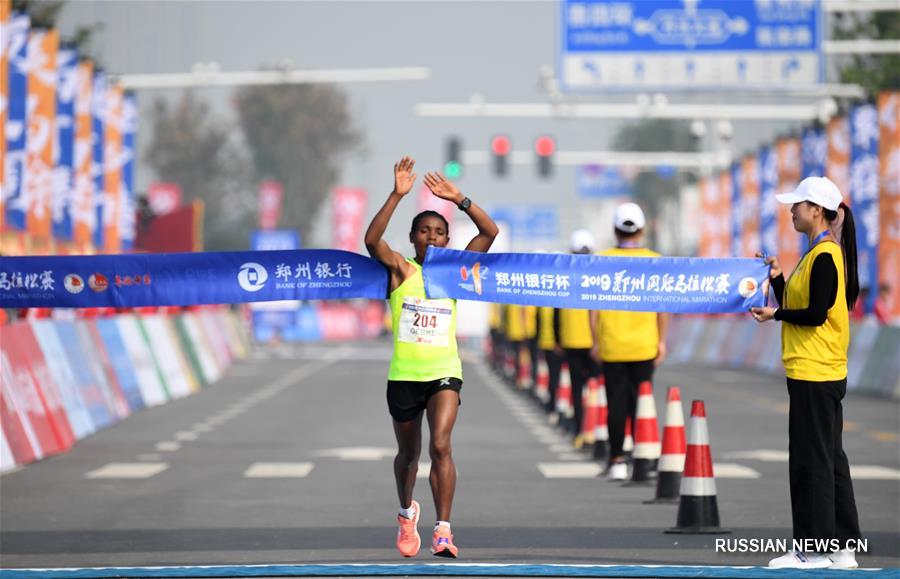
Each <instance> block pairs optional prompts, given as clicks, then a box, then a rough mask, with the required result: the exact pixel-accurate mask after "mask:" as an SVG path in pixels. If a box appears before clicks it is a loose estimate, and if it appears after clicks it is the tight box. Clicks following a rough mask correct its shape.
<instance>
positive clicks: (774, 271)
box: [756, 252, 784, 279]
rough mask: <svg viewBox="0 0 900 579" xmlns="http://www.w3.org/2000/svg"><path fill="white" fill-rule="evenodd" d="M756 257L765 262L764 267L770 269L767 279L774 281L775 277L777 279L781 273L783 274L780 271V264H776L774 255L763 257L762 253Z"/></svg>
mask: <svg viewBox="0 0 900 579" xmlns="http://www.w3.org/2000/svg"><path fill="white" fill-rule="evenodd" d="M756 257H762V258H763V259H764V260H765V262H766V265H768V266H769V267H770V268H771V269H769V278H770V279H775V278H776V277H778V276H780V275H781V274H782V273H784V272H783V271H782V270H781V264H780V263H778V258H777V257H775V256H774V255H769V256H764V255H763V254H762V253H759V252H757V253H756Z"/></svg>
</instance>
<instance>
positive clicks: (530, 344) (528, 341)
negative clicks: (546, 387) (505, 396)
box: [524, 306, 538, 388]
mask: <svg viewBox="0 0 900 579" xmlns="http://www.w3.org/2000/svg"><path fill="white" fill-rule="evenodd" d="M537 311H538V308H537V306H525V312H524V316H525V349H526V350H527V351H528V357H529V362H531V369H530V371H531V387H532V388H534V385H535V383H536V381H537V359H538V347H537Z"/></svg>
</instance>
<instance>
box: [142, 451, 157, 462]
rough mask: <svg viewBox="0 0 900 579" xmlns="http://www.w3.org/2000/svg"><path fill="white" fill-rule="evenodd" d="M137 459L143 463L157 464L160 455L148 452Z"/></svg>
mask: <svg viewBox="0 0 900 579" xmlns="http://www.w3.org/2000/svg"><path fill="white" fill-rule="evenodd" d="M137 459H138V460H140V461H143V462H159V461H161V460H162V455H161V454H159V453H156V452H148V453H144V454H139V455H137Z"/></svg>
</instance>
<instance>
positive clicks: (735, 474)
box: [713, 462, 762, 478]
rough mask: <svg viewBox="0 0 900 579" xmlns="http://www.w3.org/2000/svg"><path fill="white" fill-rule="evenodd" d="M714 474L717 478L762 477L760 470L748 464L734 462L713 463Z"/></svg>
mask: <svg viewBox="0 0 900 579" xmlns="http://www.w3.org/2000/svg"><path fill="white" fill-rule="evenodd" d="M713 474H714V475H715V477H716V478H760V477H762V475H761V474H759V472H758V471H756V470H753V469H752V468H750V467H748V466H743V465H740V464H736V463H733V462H716V463H713Z"/></svg>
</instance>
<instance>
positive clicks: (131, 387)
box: [93, 318, 144, 412]
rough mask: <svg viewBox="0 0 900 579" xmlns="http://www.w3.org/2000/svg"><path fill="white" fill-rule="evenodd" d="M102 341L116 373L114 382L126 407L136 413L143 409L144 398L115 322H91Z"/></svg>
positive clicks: (111, 320)
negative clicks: (122, 396) (120, 389)
mask: <svg viewBox="0 0 900 579" xmlns="http://www.w3.org/2000/svg"><path fill="white" fill-rule="evenodd" d="M93 323H94V324H95V326H96V328H97V332H98V333H99V335H100V339H102V340H103V345H104V346H105V348H106V352H107V354H108V355H109V362H110V364H111V365H112V368H113V370H114V371H115V373H116V380H117V381H118V382H119V385H120V386H121V387H122V392H123V393H124V394H125V399H126V400H127V401H128V407H129V408H130V409H131V411H132V412H136V411H138V410H140V409H141V408H143V407H144V398H143V397H142V396H141V387H140V384H139V383H138V379H137V376H136V375H135V372H134V368H133V367H132V364H131V359H130V357H129V356H128V351H127V350H126V349H125V343H124V342H123V341H122V336H121V335H119V327H118V325H117V324H116V321H115V320H113V319H110V318H106V319H101V320H95V321H93Z"/></svg>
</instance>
